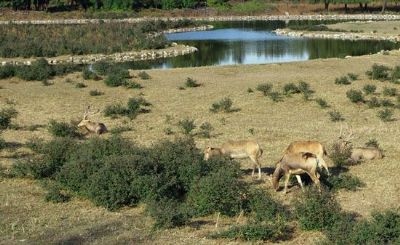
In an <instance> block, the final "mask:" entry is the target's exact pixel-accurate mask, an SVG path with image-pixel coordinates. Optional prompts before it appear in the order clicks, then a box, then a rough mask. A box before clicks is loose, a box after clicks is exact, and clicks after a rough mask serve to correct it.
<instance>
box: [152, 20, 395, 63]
mask: <svg viewBox="0 0 400 245" xmlns="http://www.w3.org/2000/svg"><path fill="white" fill-rule="evenodd" d="M211 24H212V25H214V27H215V28H214V29H213V30H209V31H198V32H183V33H173V34H167V35H166V36H167V38H168V40H170V41H172V42H176V43H179V44H186V45H190V46H194V47H197V48H198V52H196V53H193V54H188V55H184V56H179V57H174V58H167V59H161V60H157V61H155V62H152V64H151V65H150V66H151V67H152V68H175V67H195V66H218V65H235V64H266V63H281V62H292V61H305V60H310V59H318V58H331V57H341V58H342V57H345V56H347V55H351V56H359V55H365V54H371V53H376V52H378V51H380V50H389V49H394V48H399V47H400V44H396V43H393V42H389V41H366V40H359V41H350V40H333V39H309V38H294V37H287V36H279V35H276V34H275V33H274V32H273V30H275V29H277V28H284V27H286V26H287V25H288V24H287V23H285V22H283V21H268V22H267V21H253V22H246V21H245V22H217V23H215V22H214V23H211ZM290 24H296V25H298V24H299V22H295V23H293V22H292V23H289V25H290ZM300 24H301V23H300Z"/></svg>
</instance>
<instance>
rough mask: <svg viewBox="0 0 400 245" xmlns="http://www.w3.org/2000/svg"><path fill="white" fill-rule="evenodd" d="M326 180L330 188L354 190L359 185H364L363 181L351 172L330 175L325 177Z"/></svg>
mask: <svg viewBox="0 0 400 245" xmlns="http://www.w3.org/2000/svg"><path fill="white" fill-rule="evenodd" d="M335 160H336V161H337V159H335ZM326 182H327V183H325V184H326V185H327V186H328V187H329V188H330V189H332V190H340V189H345V190H348V191H356V190H358V188H359V187H364V186H365V183H363V182H362V181H361V180H360V179H359V178H357V177H356V176H353V175H351V174H339V175H331V176H328V177H327V179H326Z"/></svg>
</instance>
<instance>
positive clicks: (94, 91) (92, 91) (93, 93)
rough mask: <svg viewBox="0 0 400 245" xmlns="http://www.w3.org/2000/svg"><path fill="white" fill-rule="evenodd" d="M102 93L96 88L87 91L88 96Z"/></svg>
mask: <svg viewBox="0 0 400 245" xmlns="http://www.w3.org/2000/svg"><path fill="white" fill-rule="evenodd" d="M103 94H104V93H103V92H101V91H99V90H97V89H95V90H90V92H89V95H90V96H100V95H103Z"/></svg>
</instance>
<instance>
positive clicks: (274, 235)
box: [210, 221, 292, 242]
mask: <svg viewBox="0 0 400 245" xmlns="http://www.w3.org/2000/svg"><path fill="white" fill-rule="evenodd" d="M291 233H292V230H291V229H290V228H289V227H288V226H287V225H286V224H284V223H283V222H279V221H278V222H275V223H250V224H245V225H235V226H232V227H230V228H229V229H228V230H225V231H222V232H215V233H213V234H211V236H210V237H211V238H214V239H217V238H228V239H240V240H243V241H258V240H262V241H272V242H278V241H282V240H288V239H290V238H291Z"/></svg>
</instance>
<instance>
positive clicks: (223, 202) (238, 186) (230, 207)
mask: <svg viewBox="0 0 400 245" xmlns="http://www.w3.org/2000/svg"><path fill="white" fill-rule="evenodd" d="M238 170H239V168H238V165H237V164H236V166H232V168H230V169H221V170H219V171H217V172H213V173H211V174H210V175H208V176H205V177H203V178H201V179H200V180H199V181H198V182H195V183H194V184H193V186H192V187H191V189H190V191H189V194H188V200H189V204H190V205H191V206H192V207H193V209H194V212H195V214H196V215H199V216H203V215H208V214H212V213H215V212H220V213H221V214H223V215H228V216H234V215H237V214H238V213H239V212H240V210H241V207H242V200H241V193H243V192H244V188H245V187H244V183H243V182H241V181H240V180H239V179H238V176H239V173H238Z"/></svg>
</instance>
